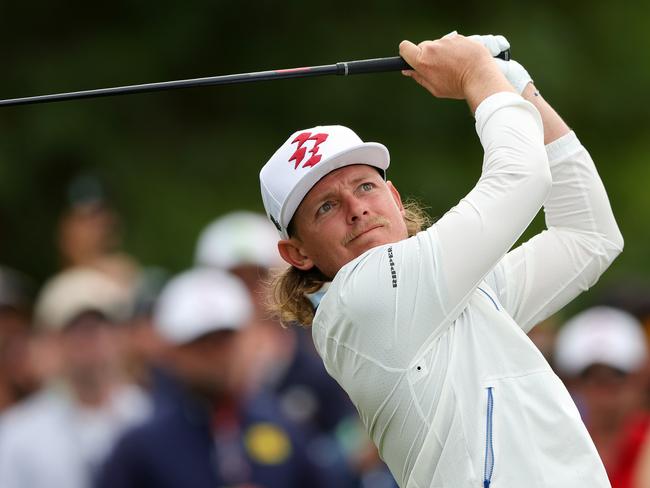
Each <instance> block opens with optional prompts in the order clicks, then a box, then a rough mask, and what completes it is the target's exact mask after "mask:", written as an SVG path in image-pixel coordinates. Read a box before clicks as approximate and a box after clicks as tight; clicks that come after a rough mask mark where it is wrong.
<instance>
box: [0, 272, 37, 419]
mask: <svg viewBox="0 0 650 488" xmlns="http://www.w3.org/2000/svg"><path fill="white" fill-rule="evenodd" d="M31 307H32V287H31V284H30V282H29V280H28V279H27V278H26V277H25V276H23V275H22V274H20V273H18V272H17V271H14V270H11V269H8V268H5V267H0V412H2V411H3V410H5V409H7V408H8V407H10V406H11V405H13V404H14V403H16V402H18V401H19V400H21V399H23V398H25V397H26V396H27V395H28V394H29V393H31V392H32V391H33V390H34V389H36V387H37V386H38V376H37V374H36V372H35V371H34V368H33V367H32V363H31V361H30V354H29V332H30V323H31Z"/></svg>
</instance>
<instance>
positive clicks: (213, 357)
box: [0, 182, 650, 488]
mask: <svg viewBox="0 0 650 488" xmlns="http://www.w3.org/2000/svg"><path fill="white" fill-rule="evenodd" d="M91 183H92V182H91ZM90 186H91V187H92V185H90ZM86 187H88V184H86ZM87 190H88V188H86V190H85V191H82V192H80V194H79V195H76V196H74V197H73V198H71V201H70V205H69V207H68V208H67V209H66V211H65V212H64V213H63V215H62V216H61V219H60V222H59V225H58V229H57V232H58V234H57V240H56V242H57V246H58V250H57V252H58V255H59V262H60V263H61V269H60V270H59V272H58V273H57V274H55V275H54V276H52V277H51V278H49V279H48V280H46V282H45V283H43V284H40V286H37V285H36V284H35V283H34V282H33V281H31V280H30V278H29V277H27V276H25V275H23V274H22V273H21V272H20V271H18V270H14V269H10V268H9V267H0V487H2V488H41V487H43V488H44V487H48V488H50V487H53V486H56V487H66V488H95V487H101V488H131V487H133V488H135V487H138V488H147V487H160V488H177V487H188V486H191V487H193V488H203V487H205V488H208V487H210V488H215V487H233V488H234V487H240V488H244V487H246V488H255V487H258V488H262V487H269V488H274V487H278V488H279V487H283V488H291V487H342V488H347V487H349V488H353V487H359V488H361V487H372V488H384V487H386V488H389V487H391V488H392V487H395V486H396V484H395V482H394V480H393V478H392V477H391V476H390V473H389V472H388V470H387V468H386V467H385V465H384V464H383V463H382V461H381V459H380V458H379V456H378V455H377V451H376V449H375V448H374V447H373V446H372V444H371V443H370V441H369V439H368V437H367V435H366V434H365V432H364V430H363V427H362V426H361V424H360V422H359V420H358V417H357V414H356V410H355V409H354V406H353V405H352V404H351V403H350V401H349V399H348V398H347V396H346V395H345V393H344V392H343V390H341V389H340V387H339V386H338V385H337V384H336V383H335V382H334V381H333V380H332V379H331V378H330V377H329V376H328V374H327V372H326V371H325V369H324V367H323V365H322V363H321V361H320V359H319V358H318V357H317V355H316V353H315V350H314V348H313V344H312V342H311V335H310V333H309V330H308V329H304V328H301V327H290V328H283V327H281V326H280V325H279V324H278V323H277V322H276V321H275V320H274V319H273V318H272V317H269V315H268V313H267V312H266V309H265V305H264V300H265V297H264V288H265V284H266V282H267V280H268V278H269V273H270V272H271V271H272V270H273V269H275V268H278V267H281V266H283V264H282V262H281V260H280V258H279V256H278V254H277V250H276V246H275V243H276V242H277V239H278V237H277V233H276V231H275V228H274V227H273V225H272V224H270V223H269V222H268V220H267V219H266V218H265V217H264V216H263V215H258V214H255V213H251V212H246V211H235V212H232V213H229V214H227V215H222V216H215V217H216V219H215V220H214V221H213V222H210V223H206V227H205V228H204V229H203V230H202V231H201V232H200V233H198V234H199V235H198V238H197V243H196V251H195V255H194V256H193V258H192V257H189V256H188V261H190V260H191V259H193V261H194V266H193V267H192V268H191V269H188V270H186V271H183V272H181V273H179V274H177V275H173V276H172V275H170V274H169V273H167V272H165V271H164V270H163V269H161V268H156V267H144V266H142V265H140V264H139V263H138V262H137V260H136V259H135V258H134V257H132V256H129V255H128V254H126V253H125V252H123V251H122V249H121V241H120V222H119V217H118V215H117V214H116V212H115V211H114V209H113V208H112V207H111V205H110V203H109V202H108V201H106V199H105V198H104V196H103V195H102V193H101V191H87ZM619 298H620V297H619ZM648 302H650V300H648ZM649 317H650V310H647V309H644V308H643V307H635V306H631V305H630V303H629V302H626V301H625V300H621V299H612V300H610V301H609V302H607V303H603V304H602V305H600V306H597V307H593V308H590V309H587V310H584V311H583V312H581V313H579V314H577V315H576V316H574V317H571V318H570V319H569V320H568V321H567V322H566V323H563V324H560V323H555V322H553V321H546V322H544V323H542V324H540V325H539V326H538V327H537V328H535V329H534V330H533V332H532V333H531V339H532V340H533V342H535V344H536V345H537V346H538V348H539V350H540V353H541V354H543V355H544V356H546V358H547V359H548V360H549V362H550V363H551V364H552V365H553V367H554V368H555V370H556V372H557V373H558V375H559V376H560V377H561V378H562V379H563V381H565V383H566V384H567V386H568V387H569V390H570V392H571V393H572V395H573V397H574V400H575V402H576V404H577V405H578V409H579V411H580V413H581V415H582V417H583V420H584V422H585V425H586V427H587V429H588V431H589V433H590V434H591V436H592V438H593V439H594V443H595V445H596V448H597V449H598V451H599V453H600V455H601V458H602V459H603V462H604V463H605V467H606V469H607V472H608V474H609V475H610V479H611V481H612V486H613V487H614V488H641V487H650V408H649V407H650V403H649V401H650V397H649V394H650V361H649V355H648V335H647V327H646V326H647V325H648V324H650V320H647V319H648V318H649ZM549 414H551V412H549ZM512 428H513V429H515V428H517V426H516V425H513V426H512ZM557 435H558V436H561V435H562V432H558V433H557Z"/></svg>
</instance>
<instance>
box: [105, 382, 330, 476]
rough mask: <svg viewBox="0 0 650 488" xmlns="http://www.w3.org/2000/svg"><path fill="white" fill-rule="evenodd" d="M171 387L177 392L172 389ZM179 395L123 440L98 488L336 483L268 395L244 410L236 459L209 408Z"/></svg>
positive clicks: (232, 446) (234, 445) (234, 447)
mask: <svg viewBox="0 0 650 488" xmlns="http://www.w3.org/2000/svg"><path fill="white" fill-rule="evenodd" d="M167 387H168V388H167V395H170V394H171V391H173V389H171V388H169V385H167ZM174 396H175V399H174V400H175V401H169V400H170V398H167V400H168V401H167V402H166V403H165V407H164V408H161V409H160V410H159V411H158V412H157V413H156V414H155V415H154V416H153V417H152V418H151V419H150V420H148V421H147V422H146V423H144V424H142V425H140V426H138V427H136V428H135V429H133V430H131V431H130V432H128V433H127V434H126V435H125V436H124V437H123V438H122V439H121V440H120V441H119V442H118V444H117V446H116V447H115V449H114V450H113V452H112V454H111V455H110V456H109V459H108V460H107V462H106V464H105V465H104V467H103V469H102V470H101V473H100V476H99V479H98V483H97V487H98V488H149V487H151V488H154V487H155V488H187V487H191V488H218V487H222V486H223V487H225V486H228V487H236V486H238V485H244V484H246V486H247V487H250V486H256V487H257V486H259V487H265V488H276V487H277V488H291V487H301V488H302V487H315V488H318V487H326V486H334V484H332V483H333V480H330V479H329V477H328V474H327V472H325V471H322V470H320V469H319V468H318V467H317V466H316V465H315V464H314V463H313V462H311V461H310V459H309V456H308V455H307V452H306V451H307V449H305V444H304V442H303V440H302V439H301V436H300V435H299V433H297V432H295V430H293V429H292V427H291V425H290V424H288V423H287V422H286V421H285V420H284V419H283V418H282V416H281V415H280V413H279V411H278V409H277V406H276V402H275V400H274V397H272V396H268V395H267V396H264V395H262V396H259V397H257V398H256V399H255V400H254V401H250V402H248V403H247V404H246V405H244V406H242V407H241V411H240V412H239V427H238V432H240V434H239V435H238V436H237V437H236V438H235V439H234V440H232V441H231V442H230V445H229V447H228V449H229V450H234V451H236V452H239V453H240V454H241V455H240V456H235V457H234V458H233V460H232V461H231V460H230V459H229V458H228V455H227V453H224V452H220V449H221V451H224V450H225V449H224V448H223V446H222V445H221V443H220V442H216V441H215V430H214V429H213V427H212V423H211V422H212V419H211V411H210V409H209V408H206V407H205V406H204V405H201V404H200V403H199V402H198V401H197V400H196V399H194V398H193V397H192V396H191V395H189V394H187V393H186V392H184V391H183V390H182V389H181V388H180V387H179V388H176V391H175V393H174ZM217 436H218V432H217ZM224 456H225V457H224ZM231 458H232V456H231ZM233 472H235V477H234V478H233ZM233 479H235V480H236V481H233Z"/></svg>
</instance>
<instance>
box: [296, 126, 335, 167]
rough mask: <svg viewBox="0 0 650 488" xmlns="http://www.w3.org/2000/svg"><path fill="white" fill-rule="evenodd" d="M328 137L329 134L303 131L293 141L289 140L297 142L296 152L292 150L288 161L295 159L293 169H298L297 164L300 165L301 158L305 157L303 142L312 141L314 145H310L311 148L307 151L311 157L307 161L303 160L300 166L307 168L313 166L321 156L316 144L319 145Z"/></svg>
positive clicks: (305, 149) (305, 150)
mask: <svg viewBox="0 0 650 488" xmlns="http://www.w3.org/2000/svg"><path fill="white" fill-rule="evenodd" d="M328 137H329V134H314V135H312V134H311V132H303V133H302V134H299V135H298V136H297V137H296V138H295V139H294V140H293V141H291V144H293V143H295V142H297V143H298V147H297V148H296V152H294V153H293V155H292V156H291V157H290V158H289V162H291V161H294V160H295V161H296V165H295V166H294V168H293V169H298V166H300V163H302V160H303V159H305V153H306V152H307V148H306V147H305V143H306V142H307V141H314V147H312V148H311V150H310V151H309V154H311V157H310V158H309V159H308V160H307V161H305V164H303V165H302V167H303V168H309V167H311V166H315V165H316V164H318V162H319V161H320V160H321V158H322V156H321V155H320V154H318V146H320V145H321V144H322V143H323V142H325V141H326V140H327V138H328Z"/></svg>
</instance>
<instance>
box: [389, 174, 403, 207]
mask: <svg viewBox="0 0 650 488" xmlns="http://www.w3.org/2000/svg"><path fill="white" fill-rule="evenodd" d="M386 185H388V189H389V190H390V194H391V195H392V196H393V200H395V203H396V204H397V208H399V210H400V213H401V214H402V215H404V205H403V204H402V197H401V196H400V194H399V192H398V191H397V188H395V186H393V182H392V181H390V180H389V181H387V182H386Z"/></svg>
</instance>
